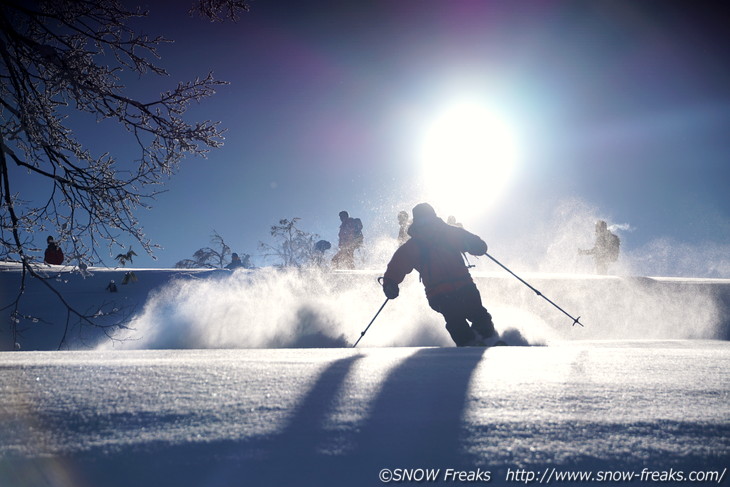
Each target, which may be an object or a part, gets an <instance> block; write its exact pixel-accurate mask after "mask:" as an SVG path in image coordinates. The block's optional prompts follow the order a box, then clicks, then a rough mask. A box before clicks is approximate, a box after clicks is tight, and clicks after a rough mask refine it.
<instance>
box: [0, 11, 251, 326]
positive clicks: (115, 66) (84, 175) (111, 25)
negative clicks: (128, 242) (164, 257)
mask: <svg viewBox="0 0 730 487" xmlns="http://www.w3.org/2000/svg"><path fill="white" fill-rule="evenodd" d="M191 1H192V0H191ZM128 5H129V3H128V2H125V3H124V4H122V3H121V2H119V1H117V0H86V1H78V0H36V1H23V2H20V1H18V2H16V1H12V0H0V242H1V243H2V248H3V255H0V257H2V258H4V259H6V260H7V259H10V260H15V261H19V262H21V263H22V264H23V282H24V280H25V276H26V273H29V274H31V275H33V276H34V277H36V278H39V279H42V276H41V275H39V274H38V273H37V272H36V268H35V266H34V257H33V253H35V252H38V251H40V250H41V247H40V246H39V244H38V243H36V235H41V236H42V239H43V241H44V242H45V238H46V235H48V234H51V235H55V236H56V238H57V240H60V241H61V242H63V244H64V246H65V247H66V249H65V250H66V254H67V256H68V255H72V256H73V259H74V260H75V261H76V262H94V261H98V260H102V257H101V255H100V254H99V251H100V248H103V247H104V246H108V247H109V252H110V254H111V255H114V254H113V249H114V248H115V247H119V246H121V244H119V243H118V239H119V238H120V237H122V236H124V237H125V239H129V238H131V239H132V240H133V241H136V242H137V243H138V244H139V246H140V247H141V248H142V249H143V250H145V251H146V252H148V253H152V251H153V249H154V248H155V245H154V244H153V243H151V242H150V241H149V240H148V239H147V238H146V237H145V235H144V233H143V231H142V228H141V227H140V225H139V223H138V220H137V218H136V217H135V213H136V212H137V210H138V209H140V208H146V207H148V206H149V203H150V200H151V199H152V198H153V197H154V196H155V194H157V193H158V192H159V191H160V185H161V184H163V183H164V181H165V178H167V177H168V176H170V175H172V174H173V173H174V172H175V170H176V168H177V166H178V163H179V162H180V160H181V159H182V158H183V157H184V156H185V155H205V153H206V152H207V151H208V150H209V149H211V148H215V147H218V146H220V145H221V144H222V136H221V134H222V129H221V127H220V126H219V124H218V122H214V121H210V120H205V121H193V122H190V121H187V120H186V119H185V118H184V115H185V112H186V109H187V107H188V105H189V104H190V103H191V102H198V101H200V100H202V99H204V98H206V97H208V96H210V95H212V94H213V93H214V92H215V89H216V87H217V86H219V85H221V84H223V83H224V82H222V81H218V80H215V79H214V78H213V76H212V74H208V75H206V76H204V77H201V78H198V79H195V80H192V81H186V82H180V83H178V84H177V85H176V86H172V87H171V89H169V90H168V91H165V92H163V93H161V94H160V93H159V92H157V91H155V93H149V94H147V95H132V94H130V90H128V89H127V88H126V86H125V83H127V81H129V80H134V79H136V78H139V77H143V76H145V75H153V76H154V75H160V76H163V75H166V74H167V73H166V71H165V70H164V68H162V67H161V66H159V65H158V64H157V63H158V61H159V55H158V52H157V48H158V46H160V45H161V44H162V43H165V42H168V40H167V39H164V38H162V37H153V36H149V35H147V34H141V33H138V32H136V31H135V30H134V29H133V28H132V27H131V25H132V23H133V22H136V20H137V19H138V18H140V17H144V16H146V12H144V11H142V10H141V9H138V8H131V7H128ZM169 5H171V4H168V8H171V7H169ZM183 8H185V7H183ZM246 9H247V6H246V4H245V2H244V0H197V1H196V2H195V3H194V4H193V5H192V8H191V9H190V13H191V14H192V13H198V14H200V15H202V16H204V17H207V18H209V19H212V20H222V19H224V18H232V19H235V17H236V15H237V14H238V13H239V12H241V11H243V10H246ZM80 120H81V122H79V121H80ZM88 120H96V121H97V122H99V123H102V124H106V126H108V127H110V130H111V129H112V128H117V129H119V139H118V140H119V145H118V146H119V147H121V146H125V147H127V146H130V145H132V146H135V147H136V148H137V154H136V156H134V157H131V158H128V159H120V158H118V157H117V156H116V155H115V153H114V152H115V151H114V148H113V147H112V148H110V152H106V153H102V154H94V153H93V152H92V150H91V149H89V144H90V141H89V140H84V139H83V136H82V135H80V134H79V132H78V131H76V130H75V129H76V128H77V127H78V126H79V125H78V124H79V123H83V122H84V121H88ZM28 181H30V183H29V182H28ZM21 188H22V189H21ZM29 188H32V190H33V194H32V195H28V194H25V192H24V190H27V189H29ZM38 194H41V195H42V196H41V198H40V199H39V198H38ZM48 285H49V287H51V284H50V283H48ZM22 288H23V284H22V283H21V285H20V291H21V292H20V293H19V296H18V297H20V295H22ZM59 298H61V296H60V294H59ZM3 304H6V303H0V306H2V305H3ZM15 312H16V313H17V300H16V306H15ZM79 316H81V315H79Z"/></svg>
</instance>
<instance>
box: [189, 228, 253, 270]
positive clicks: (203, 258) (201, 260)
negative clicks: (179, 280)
mask: <svg viewBox="0 0 730 487" xmlns="http://www.w3.org/2000/svg"><path fill="white" fill-rule="evenodd" d="M210 243H211V244H213V246H212V247H203V248H201V249H198V250H196V251H195V253H194V254H193V258H192V259H183V260H181V261H179V262H178V263H176V264H175V267H176V268H178V269H198V268H206V267H207V268H211V269H222V268H224V267H225V266H226V265H227V264H228V263H229V262H230V260H229V259H228V256H230V255H232V254H231V248H230V247H229V246H228V244H227V243H226V242H225V240H223V237H222V236H221V235H220V234H219V233H218V232H216V231H213V235H211V237H210ZM239 257H240V258H241V263H242V264H243V267H245V268H247V269H250V268H252V267H253V266H252V265H251V256H250V255H249V254H240V255H239Z"/></svg>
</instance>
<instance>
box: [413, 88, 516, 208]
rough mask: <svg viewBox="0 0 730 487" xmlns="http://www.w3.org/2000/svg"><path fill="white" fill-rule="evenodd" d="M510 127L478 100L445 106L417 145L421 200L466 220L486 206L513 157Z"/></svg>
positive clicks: (509, 169)
mask: <svg viewBox="0 0 730 487" xmlns="http://www.w3.org/2000/svg"><path fill="white" fill-rule="evenodd" d="M518 149H519V147H518V141H517V137H516V134H515V131H514V129H513V127H512V125H511V124H510V123H509V122H508V121H507V120H506V119H505V118H504V117H503V116H501V115H500V114H499V113H498V112H496V111H494V110H492V109H490V108H489V107H488V106H486V105H484V104H482V103H478V102H477V103H475V102H471V101H464V102H459V103H454V104H452V105H449V106H448V107H447V108H446V109H444V110H443V111H442V112H440V113H439V114H438V115H437V116H436V118H434V119H433V121H432V122H431V123H430V124H429V125H428V126H427V128H426V131H425V134H424V138H423V142H422V144H421V147H420V151H421V152H420V162H421V168H422V177H423V186H424V190H425V195H424V196H425V198H426V200H427V201H429V202H431V203H432V204H433V205H434V207H435V208H436V210H437V211H438V212H439V213H440V214H443V216H444V218H445V217H446V214H447V213H448V214H449V215H454V216H456V218H457V220H459V219H468V218H473V217H476V216H478V215H479V214H480V213H482V212H483V211H484V210H485V209H487V208H488V207H489V206H490V204H491V203H492V202H494V200H495V199H496V198H497V197H498V196H499V195H500V193H501V192H502V190H503V189H504V187H505V186H506V184H507V182H508V180H509V178H510V176H511V174H512V172H513V169H514V166H515V164H516V163H517V161H518V159H519V155H520V154H519V150H518Z"/></svg>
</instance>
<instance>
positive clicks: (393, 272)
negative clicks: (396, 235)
mask: <svg viewBox="0 0 730 487" xmlns="http://www.w3.org/2000/svg"><path fill="white" fill-rule="evenodd" d="M408 234H409V235H410V236H411V239H410V240H408V241H407V242H405V243H404V244H403V245H401V246H400V247H399V248H398V250H396V251H395V253H394V254H393V257H392V258H391V260H390V262H389V263H388V268H387V269H386V271H385V274H384V276H383V292H384V293H385V296H386V297H387V298H388V299H395V298H397V297H398V294H399V289H398V285H399V284H400V283H401V282H403V279H404V278H405V276H406V274H409V273H410V272H411V271H412V270H413V269H416V270H417V271H418V273H419V274H420V276H421V280H422V282H423V286H424V287H425V290H426V298H427V299H428V304H429V305H430V306H431V308H432V309H433V310H435V311H437V312H439V313H441V314H442V315H443V316H444V318H445V319H446V330H447V331H448V332H449V334H450V335H451V339H452V340H454V343H455V344H456V345H457V346H459V347H463V346H491V345H494V344H496V343H497V342H498V341H499V335H498V334H497V332H496V331H495V329H494V323H493V322H492V316H491V315H490V314H489V312H488V311H487V310H486V308H484V306H483V305H482V298H481V295H480V294H479V290H478V289H477V287H476V285H475V284H474V280H473V279H472V277H471V275H470V274H469V269H468V267H467V266H466V264H465V263H464V258H463V256H462V254H463V253H464V252H468V253H470V254H472V255H485V254H486V253H487V244H486V243H484V241H483V240H482V239H481V238H479V237H478V236H476V235H474V234H473V233H470V232H468V231H466V230H464V229H463V228H459V227H455V226H452V225H449V224H447V223H446V222H444V221H443V220H442V219H440V218H439V217H438V216H437V215H436V212H435V210H434V209H433V207H432V206H431V205H429V204H428V203H421V204H419V205H416V206H415V207H414V208H413V224H412V225H411V226H410V228H409V229H408ZM469 322H471V325H470V324H469Z"/></svg>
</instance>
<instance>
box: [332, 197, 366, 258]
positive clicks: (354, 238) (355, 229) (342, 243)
mask: <svg viewBox="0 0 730 487" xmlns="http://www.w3.org/2000/svg"><path fill="white" fill-rule="evenodd" d="M340 222H341V224H340V232H339V234H338V236H339V247H340V250H339V251H338V252H337V253H336V254H335V256H334V257H332V264H333V265H334V266H335V268H337V269H354V268H355V251H356V250H357V249H359V248H360V247H361V246H362V242H363V235H362V222H361V221H360V219H359V218H351V217H350V214H349V213H347V212H346V211H341V212H340Z"/></svg>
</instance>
